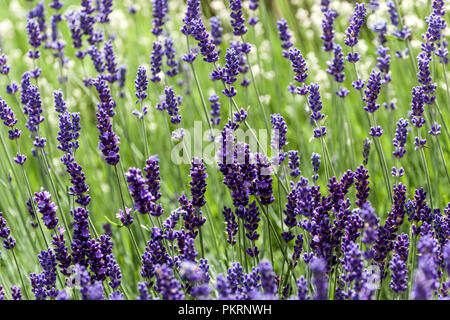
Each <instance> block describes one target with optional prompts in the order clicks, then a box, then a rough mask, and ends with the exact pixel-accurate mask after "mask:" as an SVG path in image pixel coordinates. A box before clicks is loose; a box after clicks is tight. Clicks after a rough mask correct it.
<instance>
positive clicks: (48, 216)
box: [34, 188, 58, 230]
mask: <svg viewBox="0 0 450 320" xmlns="http://www.w3.org/2000/svg"><path fill="white" fill-rule="evenodd" d="M50 198H51V195H50V193H49V192H48V191H45V190H44V188H41V192H36V193H35V194H34V201H36V205H37V210H38V211H39V213H40V214H42V220H43V221H44V224H45V226H46V227H47V229H49V230H52V229H54V228H55V227H56V226H57V224H58V218H57V217H56V209H57V206H56V205H55V203H54V202H53V201H51V200H50Z"/></svg>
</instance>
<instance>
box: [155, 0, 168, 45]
mask: <svg viewBox="0 0 450 320" xmlns="http://www.w3.org/2000/svg"><path fill="white" fill-rule="evenodd" d="M152 6H153V10H152V16H153V20H152V25H153V28H152V33H153V34H154V35H155V36H159V35H161V34H162V32H163V28H162V27H163V26H164V23H165V22H166V20H167V19H168V17H167V13H168V12H169V2H168V1H167V0H152Z"/></svg>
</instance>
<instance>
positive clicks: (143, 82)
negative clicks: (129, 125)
mask: <svg viewBox="0 0 450 320" xmlns="http://www.w3.org/2000/svg"><path fill="white" fill-rule="evenodd" d="M134 87H135V88H136V98H138V101H136V103H138V102H142V100H144V99H145V98H147V87H148V80H147V72H146V71H145V68H144V67H143V66H139V68H138V71H137V76H136V80H135V81H134Z"/></svg>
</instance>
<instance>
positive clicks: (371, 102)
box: [364, 70, 381, 113]
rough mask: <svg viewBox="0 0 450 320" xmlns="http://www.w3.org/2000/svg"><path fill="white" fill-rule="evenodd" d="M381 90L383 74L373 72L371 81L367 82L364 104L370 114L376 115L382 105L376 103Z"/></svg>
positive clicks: (370, 77)
mask: <svg viewBox="0 0 450 320" xmlns="http://www.w3.org/2000/svg"><path fill="white" fill-rule="evenodd" d="M380 90H381V74H380V72H376V71H375V70H372V72H371V73H370V76H369V80H368V81H367V88H366V90H365V91H364V93H365V97H364V102H366V105H365V106H364V110H366V111H367V112H369V113H374V112H375V111H377V109H378V108H379V107H380V105H379V104H377V103H376V101H377V98H378V95H379V94H380Z"/></svg>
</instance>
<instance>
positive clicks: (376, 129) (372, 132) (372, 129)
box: [369, 126, 383, 137]
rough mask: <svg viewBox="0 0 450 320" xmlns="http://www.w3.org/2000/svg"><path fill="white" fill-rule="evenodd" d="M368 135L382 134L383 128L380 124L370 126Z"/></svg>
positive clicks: (376, 135) (378, 135)
mask: <svg viewBox="0 0 450 320" xmlns="http://www.w3.org/2000/svg"><path fill="white" fill-rule="evenodd" d="M369 135H370V136H371V137H381V136H382V135H383V129H382V128H381V126H376V127H370V132H369Z"/></svg>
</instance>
